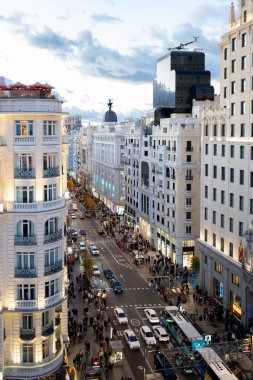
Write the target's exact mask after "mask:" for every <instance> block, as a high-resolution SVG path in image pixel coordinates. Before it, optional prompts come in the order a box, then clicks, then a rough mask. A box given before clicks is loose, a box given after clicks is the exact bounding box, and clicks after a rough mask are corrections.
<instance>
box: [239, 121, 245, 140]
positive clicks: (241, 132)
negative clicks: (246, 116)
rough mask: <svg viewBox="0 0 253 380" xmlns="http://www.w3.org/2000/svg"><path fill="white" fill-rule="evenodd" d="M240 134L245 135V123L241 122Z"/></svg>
mask: <svg viewBox="0 0 253 380" xmlns="http://www.w3.org/2000/svg"><path fill="white" fill-rule="evenodd" d="M240 136H241V137H245V124H241V126H240Z"/></svg>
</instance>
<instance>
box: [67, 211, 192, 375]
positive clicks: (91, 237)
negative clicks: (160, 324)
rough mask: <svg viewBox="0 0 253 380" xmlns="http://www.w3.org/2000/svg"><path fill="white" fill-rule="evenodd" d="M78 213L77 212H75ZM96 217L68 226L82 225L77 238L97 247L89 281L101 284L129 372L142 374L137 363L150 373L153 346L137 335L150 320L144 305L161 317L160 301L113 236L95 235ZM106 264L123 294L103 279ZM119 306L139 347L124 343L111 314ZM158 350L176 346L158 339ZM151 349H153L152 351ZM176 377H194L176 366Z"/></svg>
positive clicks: (169, 349) (97, 285)
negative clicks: (93, 275)
mask: <svg viewBox="0 0 253 380" xmlns="http://www.w3.org/2000/svg"><path fill="white" fill-rule="evenodd" d="M78 208H79V210H82V209H83V207H82V205H80V204H78ZM76 214H77V215H78V212H77V213H76ZM98 225H99V221H98V220H95V219H92V218H86V219H84V220H81V219H80V218H79V217H77V219H74V220H72V227H74V228H78V229H80V228H85V230H86V232H87V236H86V237H83V236H82V237H81V240H83V241H85V242H86V244H87V245H89V244H95V245H96V246H97V247H98V248H99V251H100V255H99V256H95V257H94V256H93V257H92V256H91V255H90V256H91V257H92V258H93V259H94V264H97V265H98V267H99V268H100V271H101V276H100V277H99V278H93V279H92V281H93V284H94V286H95V287H96V288H105V289H106V294H107V310H106V311H107V314H108V317H110V318H111V320H112V321H113V326H114V327H115V328H116V330H117V336H118V339H120V340H122V342H123V344H124V354H125V357H126V359H127V361H128V363H129V364H130V366H131V369H132V371H133V374H134V376H135V378H136V379H141V378H142V371H141V370H140V369H138V366H141V367H145V369H146V373H147V374H149V373H152V372H153V371H154V363H153V356H154V349H150V351H151V352H149V350H147V349H145V343H144V341H143V340H142V338H141V336H140V332H139V331H140V327H141V326H143V325H148V326H149V327H151V323H150V322H149V321H148V319H147V318H146V316H145V313H144V309H145V308H152V309H154V310H155V311H156V312H157V314H158V316H159V317H160V320H161V311H162V306H163V303H162V301H161V299H160V297H159V296H157V294H156V293H155V291H154V290H153V289H152V288H149V286H148V284H147V283H146V281H144V279H143V278H142V277H141V276H140V275H139V273H138V268H137V267H136V265H135V264H134V263H133V258H132V256H131V255H130V254H127V253H123V252H122V251H121V250H120V249H119V248H118V247H117V245H116V244H115V242H114V239H112V238H109V237H103V236H100V235H98V233H97V231H96V230H97V228H98ZM105 267H110V268H111V269H112V271H113V273H114V275H115V277H117V278H118V279H119V281H120V282H121V284H122V285H123V288H124V292H123V294H114V292H113V291H112V289H111V285H110V280H107V279H106V278H105V277H104V275H103V269H104V268H105ZM115 307H121V308H123V309H124V311H125V313H126V315H127V317H128V326H129V328H131V329H132V330H134V331H135V333H136V335H137V337H138V338H139V339H140V343H141V349H140V350H139V351H131V350H130V349H129V347H128V346H127V344H126V342H125V340H124V337H123V330H124V329H126V328H127V327H126V326H119V325H118V324H117V321H116V320H115V318H114V308H115ZM159 346H160V348H161V349H162V350H166V351H167V353H168V355H170V353H171V352H172V350H173V351H174V350H176V349H177V346H176V344H175V343H174V342H173V341H171V342H169V343H159ZM152 350H153V352H152ZM176 373H177V376H178V379H180V380H186V379H189V378H191V379H192V380H197V379H198V377H197V376H195V375H191V376H188V377H187V376H184V375H183V374H182V373H181V371H179V370H176Z"/></svg>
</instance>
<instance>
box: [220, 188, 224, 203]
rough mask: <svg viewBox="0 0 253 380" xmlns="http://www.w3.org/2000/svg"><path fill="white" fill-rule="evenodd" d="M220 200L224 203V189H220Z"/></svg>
mask: <svg viewBox="0 0 253 380" xmlns="http://www.w3.org/2000/svg"><path fill="white" fill-rule="evenodd" d="M220 202H221V204H222V205H224V204H225V191H224V190H221V192H220Z"/></svg>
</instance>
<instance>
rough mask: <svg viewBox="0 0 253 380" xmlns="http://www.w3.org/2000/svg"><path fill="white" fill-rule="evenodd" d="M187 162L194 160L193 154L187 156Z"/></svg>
mask: <svg viewBox="0 0 253 380" xmlns="http://www.w3.org/2000/svg"><path fill="white" fill-rule="evenodd" d="M186 162H192V156H190V155H188V154H187V156H186Z"/></svg>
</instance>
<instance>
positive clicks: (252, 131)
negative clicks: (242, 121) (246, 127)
mask: <svg viewBox="0 0 253 380" xmlns="http://www.w3.org/2000/svg"><path fill="white" fill-rule="evenodd" d="M250 136H251V137H253V123H251V134H250Z"/></svg>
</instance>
